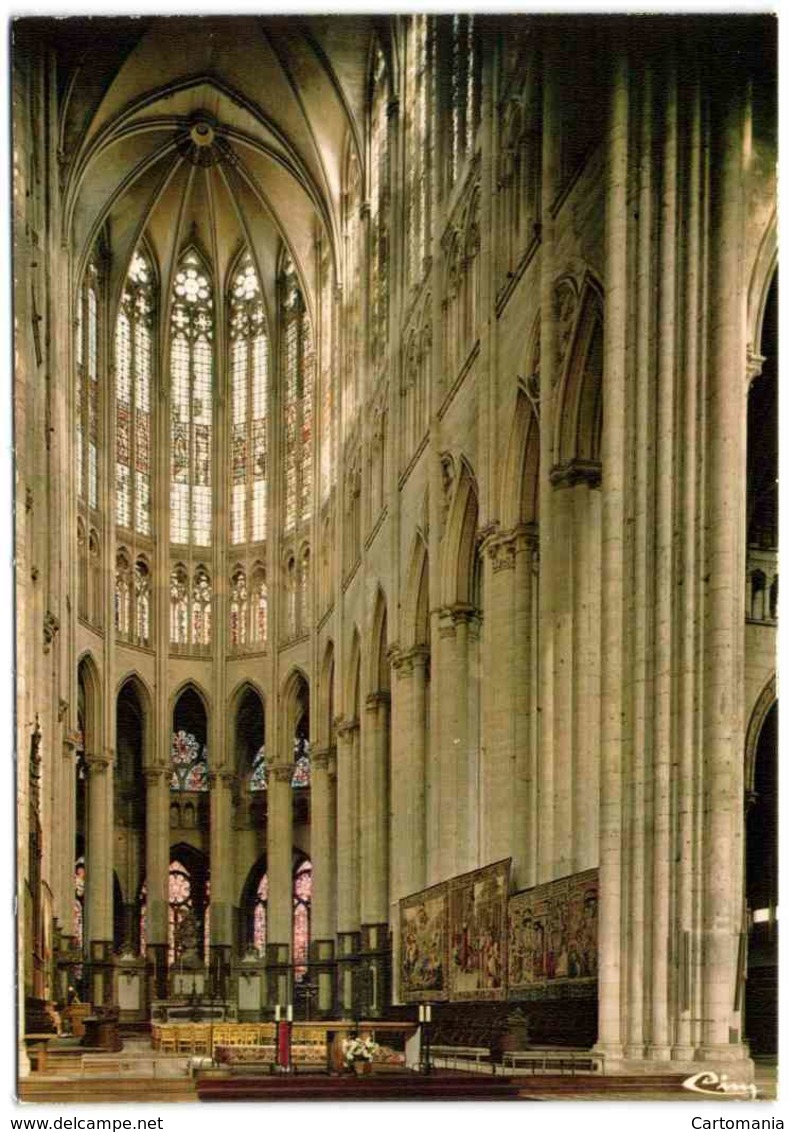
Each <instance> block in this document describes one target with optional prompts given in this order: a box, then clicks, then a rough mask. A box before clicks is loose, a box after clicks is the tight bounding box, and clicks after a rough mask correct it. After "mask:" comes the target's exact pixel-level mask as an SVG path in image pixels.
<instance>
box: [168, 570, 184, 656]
mask: <svg viewBox="0 0 795 1132" xmlns="http://www.w3.org/2000/svg"><path fill="white" fill-rule="evenodd" d="M170 597H171V643H172V645H186V644H187V643H188V571H187V570H186V569H185V567H184V566H183V565H182V563H181V562H179V563H177V565H176V566H175V567H174V568H173V570H172V571H171V586H170Z"/></svg>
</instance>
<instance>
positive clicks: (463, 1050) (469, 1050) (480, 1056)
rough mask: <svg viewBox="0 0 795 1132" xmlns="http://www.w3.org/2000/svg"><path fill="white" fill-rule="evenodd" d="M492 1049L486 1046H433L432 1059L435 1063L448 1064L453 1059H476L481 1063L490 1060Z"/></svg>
mask: <svg viewBox="0 0 795 1132" xmlns="http://www.w3.org/2000/svg"><path fill="white" fill-rule="evenodd" d="M490 1058H491V1051H490V1050H489V1049H487V1048H486V1046H441V1045H432V1046H431V1059H432V1061H433V1063H434V1065H435V1064H436V1063H437V1061H438V1062H439V1064H440V1065H448V1064H449V1062H451V1061H469V1062H472V1061H474V1062H475V1064H476V1065H479V1064H480V1063H481V1062H482V1061H489V1060H490Z"/></svg>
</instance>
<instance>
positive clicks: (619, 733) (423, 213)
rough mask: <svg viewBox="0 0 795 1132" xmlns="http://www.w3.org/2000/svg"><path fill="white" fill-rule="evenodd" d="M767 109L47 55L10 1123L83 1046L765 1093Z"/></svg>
mask: <svg viewBox="0 0 795 1132" xmlns="http://www.w3.org/2000/svg"><path fill="white" fill-rule="evenodd" d="M776 66H777V61H776V28H775V21H774V20H773V19H772V18H771V17H765V16H731V17H729V16H723V17H716V16H704V17H696V16H691V17H685V16H678V17H655V18H649V17H645V18H644V17H597V16H591V17H585V16H583V17H574V16H562V15H560V16H555V17H551V16H549V17H544V16H530V15H527V14H526V15H513V16H507V15H505V16H493V17H489V16H485V15H484V16H481V15H473V14H465V15H459V16H456V15H444V16H442V15H436V16H432V15H426V14H420V13H414V14H410V15H402V16H366V15H356V16H354V15H340V16H328V15H311V16H310V15H306V16H283V17H275V16H271V17H253V16H245V17H244V16H234V17H226V18H222V17H210V16H206V17H199V16H192V17H184V18H183V17H153V16H147V17H141V18H136V19H127V18H122V17H119V16H116V17H102V18H94V19H88V18H69V19H65V20H56V19H50V18H24V19H19V20H17V21H15V23H14V26H13V44H12V67H11V82H12V89H11V93H12V102H13V105H12V143H13V145H12V148H13V155H12V156H13V171H12V192H13V202H12V205H13V268H14V277H13V330H14V366H15V380H14V388H13V404H14V421H15V425H14V427H15V478H14V485H15V486H14V490H15V504H16V505H15V513H14V519H13V524H14V525H13V531H14V587H15V602H16V697H17V705H18V708H17V715H16V723H15V727H16V733H15V738H16V748H17V755H16V757H17V787H18V795H17V810H16V826H17V874H18V901H19V909H20V914H19V917H18V965H19V975H20V978H19V984H18V985H19V990H18V994H19V1057H20V1074H21V1075H22V1076H25V1075H27V1074H28V1073H29V1072H30V1060H29V1058H28V1053H29V1043H28V1046H26V1042H25V1036H26V1034H33V1033H39V1032H41V1030H42V1027H46V1026H47V1024H48V1019H50V1021H51V1020H52V1018H53V1017H54V1016H55V1015H59V1017H62V1016H63V1014H64V1013H65V1012H66V1011H68V1009H69V1007H70V1005H74V1004H75V1003H78V1002H79V1003H81V1004H84V1005H85V1007H86V1012H88V1011H92V1012H93V1014H94V1015H95V1016H97V1017H100V1018H103V1017H104V1018H106V1019H111V1020H116V1021H118V1024H119V1025H120V1026H121V1027H122V1030H123V1029H124V1027H125V1026H127V1027H129V1028H130V1029H129V1032H130V1033H139V1034H140V1033H142V1032H144V1031H145V1030H146V1028H147V1027H151V1026H154V1025H155V1024H156V1023H158V1022H163V1023H164V1024H165V1022H166V1021H168V1020H169V1019H175V1018H176V1019H178V1018H179V1011H180V1009H183V1008H184V1009H185V1010H188V1011H189V1012H191V1013H190V1016H191V1017H194V1016H196V1017H198V1016H201V1017H205V1016H208V1017H209V1016H212V1017H217V1018H223V1019H225V1020H228V1021H229V1020H231V1021H235V1022H237V1023H241V1022H251V1023H254V1022H260V1021H262V1020H265V1019H271V1018H273V1017H274V1012H275V1010H276V1008H279V1010H281V1009H285V1010H286V1009H287V1008H288V1006H289V1009H290V1017H291V1018H292V1010H293V1009H294V1010H295V1016H296V1019H299V1018H300V1019H302V1020H306V1021H311V1022H313V1023H316V1024H319V1023H320V1022H326V1023H328V1024H329V1025H330V1024H332V1023H334V1022H335V1020H336V1021H344V1020H346V1019H355V1020H357V1022H359V1023H360V1022H362V1021H363V1020H370V1021H371V1022H372V1023H373V1025H375V1024H376V1023H378V1022H379V1021H380V1022H381V1023H383V1021H384V1020H385V1019H386V1020H392V1021H393V1022H395V1023H397V1022H400V1021H401V1020H402V1021H403V1022H406V1021H407V1020H411V1019H416V1018H417V1011H418V1004H432V1006H433V1023H432V1024H433V1026H434V1034H435V1037H434V1040H435V1041H436V1042H437V1043H438V1044H439V1046H440V1047H441V1046H442V1044H443V1043H446V1044H447V1045H455V1043H456V1042H460V1043H462V1044H463V1045H465V1046H475V1045H478V1044H482V1043H483V1042H484V1041H486V1039H484V1038H483V1037H482V1035H483V1034H484V1033H486V1032H488V1034H489V1035H490V1039H489V1040H490V1041H491V1042H492V1045H493V1042H494V1041H495V1040H496V1038H497V1037H499V1034H500V1033H503V1034H504V1033H505V1032H507V1031H508V1030H511V1028H513V1031H515V1030H516V1027H517V1026H519V1028H520V1029H521V1028H522V1027H523V1028H524V1029H523V1034H524V1039H525V1040H526V1041H527V1043H529V1044H530V1045H538V1046H541V1045H549V1044H550V1043H551V1044H560V1045H562V1046H564V1047H565V1046H566V1045H570V1046H572V1047H575V1046H576V1047H588V1048H591V1049H593V1050H594V1051H595V1052H596V1053H598V1055H599V1057H600V1058H601V1059H602V1064H603V1065H604V1068H605V1071H606V1072H607V1073H632V1072H639V1073H642V1072H647V1071H649V1070H650V1067H652V1066H653V1067H655V1068H656V1069H658V1070H661V1071H662V1070H670V1069H672V1068H676V1069H677V1070H679V1069H683V1068H685V1067H689V1066H696V1067H698V1066H702V1067H704V1066H710V1067H713V1068H714V1067H716V1066H718V1067H725V1066H726V1065H730V1066H731V1070H732V1072H733V1073H734V1074H736V1075H737V1076H738V1079H739V1078H740V1077H741V1076H742V1075H745V1079H746V1080H747V1079H749V1075H751V1074H753V1059H754V1057H758V1056H759V1055H761V1054H770V1053H775V1048H776V1022H775V1017H776V1001H777V991H776V975H777V901H778V896H777V827H776V821H777V818H776V814H777V798H778V793H777V691H776V682H775V642H776V618H777V611H776V606H777V590H778V566H777V542H778V534H777V506H778V504H777V458H778V457H777V293H778V292H777V264H778V252H777V200H776V136H777V119H776V115H777V85H776V82H777V80H776ZM136 1028H137V1029H136ZM478 1034H479V1035H480V1038H479V1039H477V1038H476V1037H474V1036H473V1035H478ZM495 1035H496V1037H495ZM486 1044H487V1045H488V1041H486Z"/></svg>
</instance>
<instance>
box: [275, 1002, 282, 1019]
mask: <svg viewBox="0 0 795 1132" xmlns="http://www.w3.org/2000/svg"><path fill="white" fill-rule="evenodd" d="M281 1020H282V1008H281V1006H280V1005H279V1003H278V1002H277V1003H276V1021H277V1022H281Z"/></svg>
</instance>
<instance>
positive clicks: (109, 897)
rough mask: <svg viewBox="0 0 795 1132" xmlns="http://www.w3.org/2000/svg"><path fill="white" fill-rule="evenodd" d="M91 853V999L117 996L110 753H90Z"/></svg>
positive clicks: (98, 1000) (88, 892) (103, 1000)
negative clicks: (114, 969) (114, 947)
mask: <svg viewBox="0 0 795 1132" xmlns="http://www.w3.org/2000/svg"><path fill="white" fill-rule="evenodd" d="M86 763H87V765H88V846H87V848H88V852H87V854H86V862H87V867H86V927H87V935H88V940H89V956H90V960H91V964H90V970H91V982H92V985H91V1000H92V1002H94V1003H107V1002H111V1001H112V996H113V970H112V958H113V830H112V824H111V823H112V820H113V771H112V769H111V759H110V756H109V755H107V754H94V753H91V754H87V755H86Z"/></svg>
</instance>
